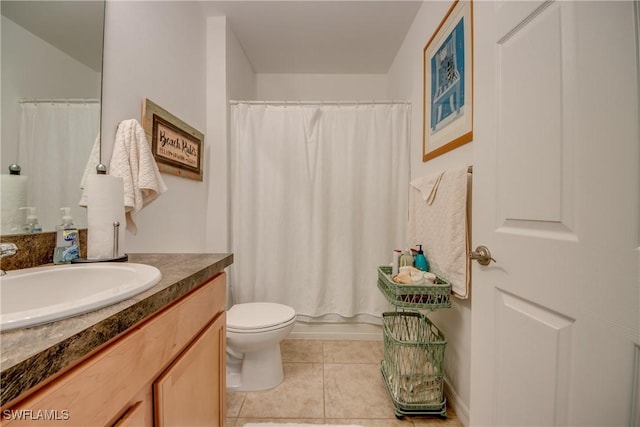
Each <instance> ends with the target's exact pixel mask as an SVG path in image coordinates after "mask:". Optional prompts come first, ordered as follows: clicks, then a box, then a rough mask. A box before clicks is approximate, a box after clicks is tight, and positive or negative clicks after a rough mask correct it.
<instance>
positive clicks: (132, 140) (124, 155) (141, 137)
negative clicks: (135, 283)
mask: <svg viewBox="0 0 640 427" xmlns="http://www.w3.org/2000/svg"><path fill="white" fill-rule="evenodd" d="M109 174H110V175H114V176H119V177H122V179H123V180H124V208H125V214H126V221H127V230H129V231H130V232H131V233H132V234H136V233H137V231H138V227H137V225H136V222H135V218H136V215H137V214H138V212H140V210H142V208H144V207H145V206H147V205H148V204H149V203H151V202H153V201H154V200H155V199H157V198H158V197H159V196H160V195H161V194H162V193H164V192H165V191H167V186H166V185H165V184H164V181H163V180H162V176H161V175H160V171H159V170H158V165H157V164H156V161H155V159H154V158H153V155H152V154H151V149H150V148H149V143H148V142H147V137H146V136H145V134H144V129H143V128H142V126H141V125H140V123H138V121H137V120H135V119H130V120H123V121H122V122H120V124H119V125H118V130H117V132H116V141H115V144H114V146H113V153H112V155H111V163H110V164H109Z"/></svg>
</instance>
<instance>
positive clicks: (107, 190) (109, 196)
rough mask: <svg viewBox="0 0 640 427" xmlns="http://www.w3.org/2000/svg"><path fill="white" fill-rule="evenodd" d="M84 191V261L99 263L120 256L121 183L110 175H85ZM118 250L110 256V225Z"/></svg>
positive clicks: (121, 227) (122, 185)
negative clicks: (85, 224)
mask: <svg viewBox="0 0 640 427" xmlns="http://www.w3.org/2000/svg"><path fill="white" fill-rule="evenodd" d="M86 190H87V259H88V260H92V261H99V260H105V259H112V258H117V257H120V256H123V255H124V250H123V248H124V229H125V217H124V181H123V180H122V178H120V177H116V176H111V175H89V176H87V181H86ZM116 221H117V222H118V223H119V224H120V226H119V227H117V234H118V251H117V253H115V254H114V243H115V242H114V228H115V227H114V223H115V222H116Z"/></svg>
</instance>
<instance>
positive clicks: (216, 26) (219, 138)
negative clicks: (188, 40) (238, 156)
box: [206, 16, 256, 252]
mask: <svg viewBox="0 0 640 427" xmlns="http://www.w3.org/2000/svg"><path fill="white" fill-rule="evenodd" d="M255 86H256V85H255V74H254V72H253V69H252V67H251V64H250V63H249V60H248V59H247V57H246V55H245V54H244V51H243V50H242V47H241V46H240V43H239V42H238V40H237V38H236V36H235V34H234V33H233V31H232V30H231V28H230V26H229V25H228V23H227V19H226V17H224V16H217V17H210V18H208V19H207V139H208V140H209V151H208V155H209V162H208V165H209V169H210V170H211V181H210V182H209V193H208V204H207V219H206V221H207V242H206V249H207V251H210V252H230V251H231V241H230V227H231V224H230V203H231V201H230V197H231V194H230V192H231V184H230V173H231V168H230V163H231V158H230V145H229V144H230V138H229V137H230V131H229V99H255V92H256V89H255Z"/></svg>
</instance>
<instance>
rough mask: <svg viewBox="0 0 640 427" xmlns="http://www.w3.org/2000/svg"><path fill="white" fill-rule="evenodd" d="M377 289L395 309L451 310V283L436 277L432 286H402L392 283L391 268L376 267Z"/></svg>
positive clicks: (385, 266)
mask: <svg viewBox="0 0 640 427" xmlns="http://www.w3.org/2000/svg"><path fill="white" fill-rule="evenodd" d="M378 289H380V292H382V294H383V295H384V296H385V297H386V298H387V300H388V301H389V303H391V304H392V305H394V306H396V307H403V308H416V309H425V310H441V309H443V308H451V283H449V282H447V281H446V280H444V279H443V278H441V277H436V283H435V284H433V285H404V284H399V283H396V282H394V281H393V279H392V278H391V267H390V266H387V265H383V266H380V267H378Z"/></svg>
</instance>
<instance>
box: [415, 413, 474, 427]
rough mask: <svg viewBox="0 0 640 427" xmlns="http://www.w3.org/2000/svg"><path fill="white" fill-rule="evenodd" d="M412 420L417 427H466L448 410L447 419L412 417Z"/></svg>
mask: <svg viewBox="0 0 640 427" xmlns="http://www.w3.org/2000/svg"><path fill="white" fill-rule="evenodd" d="M412 419H413V425H414V426H415V427H464V424H462V422H461V421H460V420H459V419H458V418H457V417H456V415H455V414H454V413H452V412H451V411H449V410H447V418H441V417H412Z"/></svg>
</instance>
